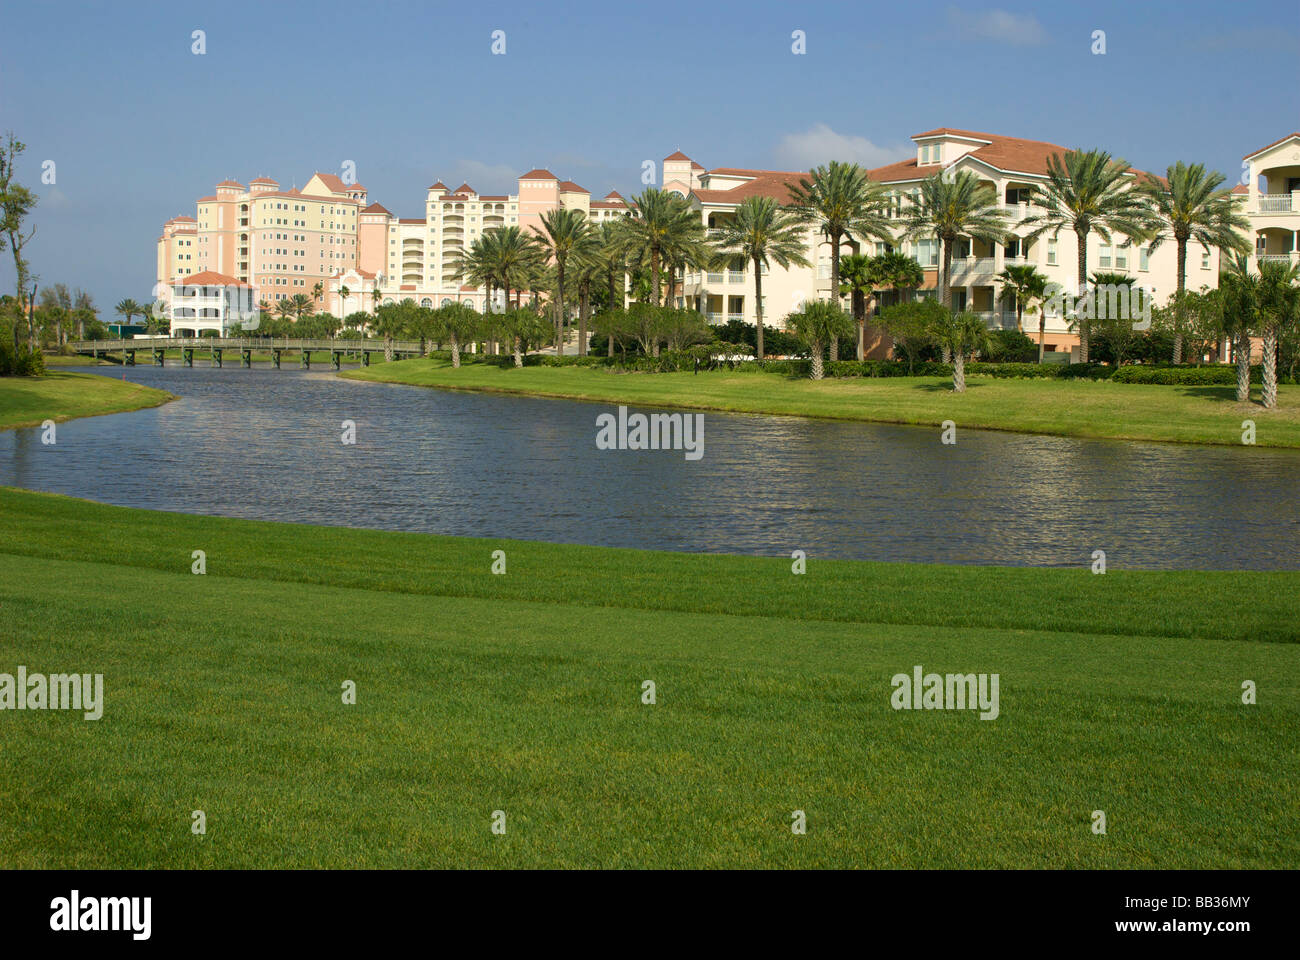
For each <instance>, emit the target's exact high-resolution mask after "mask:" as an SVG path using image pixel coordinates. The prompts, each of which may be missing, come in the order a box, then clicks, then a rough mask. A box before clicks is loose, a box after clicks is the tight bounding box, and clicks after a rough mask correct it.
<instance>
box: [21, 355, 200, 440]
mask: <svg viewBox="0 0 1300 960" xmlns="http://www.w3.org/2000/svg"><path fill="white" fill-rule="evenodd" d="M179 399H180V397H178V396H177V395H176V394H174V393H170V392H168V391H166V390H159V389H157V388H155V387H148V386H145V385H143V384H138V383H131V382H129V381H125V382H124V381H121V380H118V379H116V378H114V377H105V376H102V375H100V374H97V373H77V372H73V371H70V370H58V369H55V370H50V371H47V372H46V374H45V376H43V377H2V378H0V430H22V429H26V428H28V427H39V426H40V425H41V424H42V423H44V422H45V421H46V420H53V421H54V422H55V423H66V422H67V421H69V420H80V419H82V418H84V417H103V416H108V415H109V414H114V413H132V412H134V411H136V410H148V409H151V408H153V407H161V406H162V405H163V404H165V403H171V402H172V401H173V400H179ZM42 404H45V405H51V406H53V408H54V409H52V410H44V411H42V413H41V414H40V415H38V416H33V417H30V418H27V419H17V417H20V416H22V415H23V413H24V412H25V410H24V408H27V407H31V406H34V405H42ZM15 410H17V412H14V411H15ZM10 417H13V418H14V419H10Z"/></svg>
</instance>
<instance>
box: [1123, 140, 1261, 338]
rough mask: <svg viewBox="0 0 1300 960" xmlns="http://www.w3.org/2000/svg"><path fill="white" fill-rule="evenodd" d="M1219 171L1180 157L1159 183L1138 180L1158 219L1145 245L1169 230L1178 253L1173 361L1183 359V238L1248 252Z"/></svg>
mask: <svg viewBox="0 0 1300 960" xmlns="http://www.w3.org/2000/svg"><path fill="white" fill-rule="evenodd" d="M1224 179H1225V178H1224V176H1223V174H1221V173H1219V172H1218V171H1217V170H1213V171H1210V172H1207V171H1206V169H1205V167H1204V166H1203V165H1202V164H1199V163H1193V164H1191V165H1190V166H1189V165H1187V164H1185V163H1183V162H1182V161H1181V160H1180V161H1178V163H1176V164H1174V165H1173V166H1172V167H1169V168H1168V169H1167V170H1166V172H1165V182H1164V183H1161V182H1160V181H1159V180H1156V179H1154V178H1152V179H1150V180H1148V181H1147V182H1146V183H1144V184H1143V185H1142V192H1143V193H1144V194H1145V196H1146V199H1147V202H1148V203H1149V204H1150V205H1151V211H1152V213H1153V214H1154V216H1155V219H1156V220H1157V221H1158V223H1159V226H1160V232H1159V233H1158V234H1156V235H1155V236H1154V237H1153V238H1152V242H1151V248H1152V249H1155V247H1157V246H1159V244H1160V243H1161V242H1162V240H1163V239H1164V234H1165V233H1166V232H1168V233H1169V234H1172V236H1173V238H1174V243H1175V244H1176V247H1177V255H1178V273H1177V276H1178V285H1177V288H1176V290H1175V293H1174V297H1175V300H1174V309H1175V313H1176V320H1175V324H1174V355H1173V360H1174V363H1182V362H1183V324H1182V299H1183V294H1184V293H1186V291H1187V243H1188V241H1189V240H1196V241H1197V242H1198V243H1200V244H1201V245H1202V246H1204V247H1206V248H1207V249H1208V248H1210V247H1214V248H1217V249H1219V250H1222V251H1231V252H1233V253H1250V241H1249V240H1247V239H1246V238H1245V236H1243V232H1244V231H1249V229H1250V223H1249V221H1247V219H1246V218H1245V217H1243V216H1242V215H1241V214H1240V213H1238V212H1237V207H1236V203H1235V201H1234V198H1233V196H1232V191H1231V190H1226V189H1223V188H1222V184H1223V182H1224Z"/></svg>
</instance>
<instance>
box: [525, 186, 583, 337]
mask: <svg viewBox="0 0 1300 960" xmlns="http://www.w3.org/2000/svg"><path fill="white" fill-rule="evenodd" d="M533 229H534V230H536V231H537V240H538V242H539V243H540V244H541V245H542V248H543V249H544V250H546V252H547V253H548V254H550V257H551V259H552V260H553V261H555V281H556V282H555V289H556V298H555V299H556V314H555V353H556V356H563V355H564V321H565V303H564V273H565V270H566V269H567V267H568V265H569V258H570V256H572V255H573V254H574V253H575V252H576V251H578V250H580V249H582V248H583V247H584V246H585V245H587V244H588V243H589V236H590V233H591V230H592V227H591V221H589V220H588V219H587V217H586V215H585V214H583V213H582V211H580V210H572V209H569V210H565V209H559V210H548V211H546V212H545V213H543V214H542V225H541V227H540V228H539V227H534V228H533Z"/></svg>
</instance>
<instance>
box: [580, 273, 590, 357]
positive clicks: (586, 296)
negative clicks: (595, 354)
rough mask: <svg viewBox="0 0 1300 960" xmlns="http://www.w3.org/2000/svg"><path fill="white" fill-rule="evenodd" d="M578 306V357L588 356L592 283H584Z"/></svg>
mask: <svg viewBox="0 0 1300 960" xmlns="http://www.w3.org/2000/svg"><path fill="white" fill-rule="evenodd" d="M581 291H582V292H581V294H580V297H581V300H580V301H579V306H578V356H580V357H584V356H586V355H587V314H588V313H590V311H591V282H590V281H585V280H584V281H583V284H582V287H581Z"/></svg>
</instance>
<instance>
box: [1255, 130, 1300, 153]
mask: <svg viewBox="0 0 1300 960" xmlns="http://www.w3.org/2000/svg"><path fill="white" fill-rule="evenodd" d="M1292 137H1300V131H1297V132H1296V133H1288V134H1287V135H1286V136H1285V137H1283V138H1282V139H1281V140H1274V141H1273V142H1272V143H1270V144H1269V145H1268V146H1267V147H1260V148H1259V149H1258V150H1256V151H1255V153H1248V154H1246V155H1245V156H1244V157H1242V158H1241V159H1243V160H1249V159H1250V158H1251V157H1253V156H1255V155H1256V154H1260V153H1263V152H1264V151H1265V150H1272V149H1273V148H1274V147H1276V146H1277V145H1278V144H1279V143H1286V142H1287V141H1288V140H1290V139H1291V138H1292Z"/></svg>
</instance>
